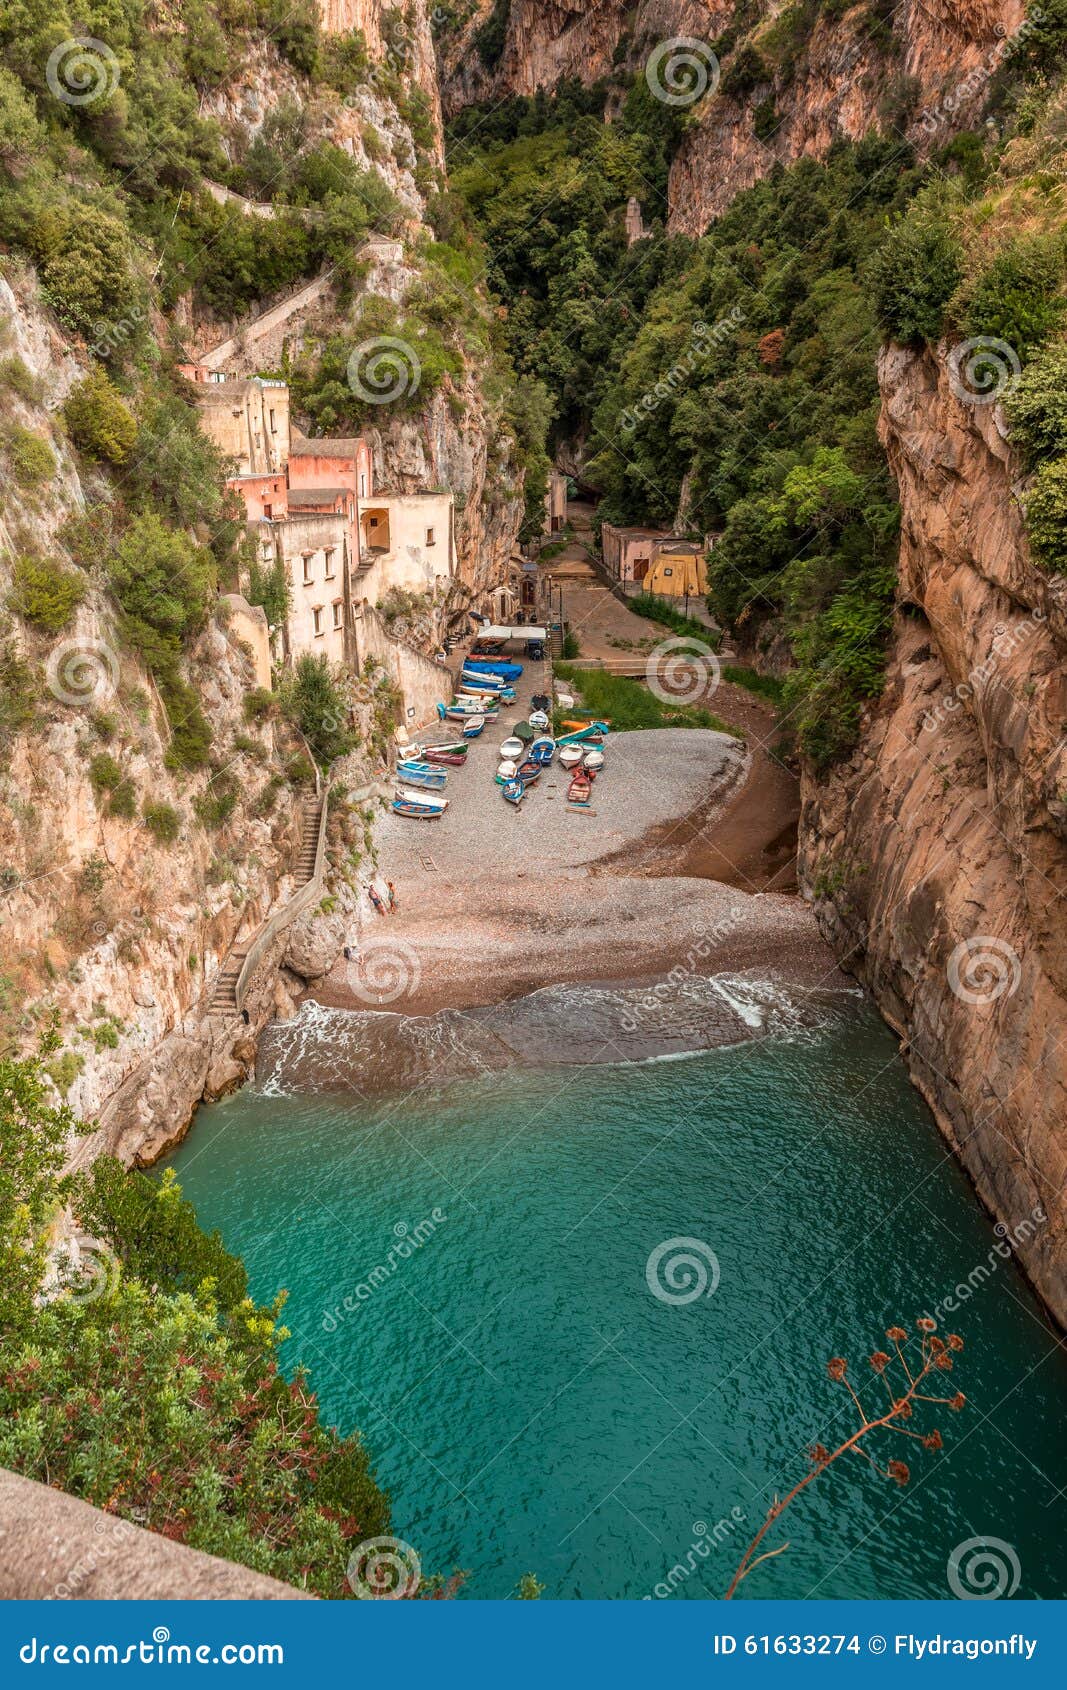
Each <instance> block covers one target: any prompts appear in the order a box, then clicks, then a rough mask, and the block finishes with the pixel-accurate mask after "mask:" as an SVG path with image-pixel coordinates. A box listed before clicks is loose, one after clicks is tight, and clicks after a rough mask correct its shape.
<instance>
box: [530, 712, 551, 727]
mask: <svg viewBox="0 0 1067 1690" xmlns="http://www.w3.org/2000/svg"><path fill="white" fill-rule="evenodd" d="M530 726H531V728H541V729H542V730H543V729H545V728H547V727H548V717H547V716H546V715H545V713H544V711H543V710H531V711H530Z"/></svg>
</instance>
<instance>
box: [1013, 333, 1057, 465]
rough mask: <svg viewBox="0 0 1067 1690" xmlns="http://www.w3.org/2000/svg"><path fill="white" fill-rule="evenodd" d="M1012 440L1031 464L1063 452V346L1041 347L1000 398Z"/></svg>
mask: <svg viewBox="0 0 1067 1690" xmlns="http://www.w3.org/2000/svg"><path fill="white" fill-rule="evenodd" d="M1004 408H1005V410H1006V411H1007V414H1008V420H1009V422H1010V423H1011V437H1012V443H1013V445H1015V446H1016V447H1017V448H1018V450H1019V451H1020V452H1021V453H1022V454H1023V456H1024V457H1025V458H1026V461H1027V462H1028V463H1029V464H1031V465H1033V464H1036V463H1039V462H1040V461H1041V459H1042V458H1047V457H1051V456H1054V455H1059V454H1061V453H1067V346H1065V345H1063V344H1062V343H1061V342H1056V343H1055V344H1054V345H1052V346H1046V347H1044V348H1042V350H1041V351H1039V352H1038V353H1037V354H1036V355H1035V356H1034V357H1033V358H1032V359H1031V360H1030V362H1029V363H1028V364H1027V366H1026V368H1025V369H1024V370H1023V372H1022V374H1021V375H1020V376H1018V377H1017V378H1016V380H1015V381H1014V382H1013V383H1012V385H1011V387H1010V389H1009V391H1008V393H1007V395H1006V396H1005V400H1004Z"/></svg>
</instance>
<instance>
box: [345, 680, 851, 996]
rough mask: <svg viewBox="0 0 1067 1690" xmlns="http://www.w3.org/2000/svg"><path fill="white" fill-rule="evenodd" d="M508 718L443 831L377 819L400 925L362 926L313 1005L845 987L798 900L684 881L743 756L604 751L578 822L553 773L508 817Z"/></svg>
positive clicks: (724, 749) (627, 740) (676, 744)
mask: <svg viewBox="0 0 1067 1690" xmlns="http://www.w3.org/2000/svg"><path fill="white" fill-rule="evenodd" d="M513 719H518V713H514V714H513V713H508V712H505V713H504V715H503V722H502V724H501V725H498V726H497V727H496V728H495V729H494V730H492V731H491V732H490V730H487V731H486V734H485V735H484V736H483V739H482V740H481V741H480V742H475V745H474V747H473V749H472V752H471V755H470V757H469V759H468V766H467V767H466V768H464V769H462V770H457V771H455V772H454V773H452V775H451V777H450V779H449V784H448V789H447V793H448V796H449V799H450V806H449V809H448V811H447V813H446V814H445V816H444V817H443V819H442V820H440V821H437V822H432V823H429V822H427V823H421V822H412V821H410V820H407V819H405V818H403V817H397V816H393V815H392V814H390V815H389V816H387V817H385V818H383V820H382V822H381V824H380V826H379V829H378V834H377V838H378V852H379V861H380V872H379V874H378V877H377V883H378V885H379V886H381V887H384V885H385V882H386V880H391V881H392V882H393V883H394V886H395V888H396V893H397V901H398V912H397V914H395V915H393V916H389V917H380V916H377V915H374V914H373V913H372V914H371V915H370V916H369V918H368V920H367V922H366V924H365V926H364V929H363V932H362V933H361V935H360V940H359V950H360V957H359V960H354V961H351V962H342V963H340V964H339V965H338V967H337V968H336V969H335V970H334V972H333V973H332V974H331V975H330V976H329V978H328V979H327V980H326V981H324V982H322V983H321V984H320V985H319V986H317V987H316V988H315V990H314V992H313V993H312V994H311V996H313V998H314V999H315V1000H316V1001H318V1002H320V1003H324V1004H327V1005H330V1006H333V1007H336V1008H361V1009H365V1008H367V1007H368V1006H373V1005H374V1004H376V1003H380V1004H381V1005H382V1006H383V1007H386V1006H388V1007H390V1008H393V1009H397V1008H402V1009H403V1011H404V1012H405V1013H407V1014H417V1015H428V1014H431V1013H434V1012H435V1011H437V1010H440V1009H446V1008H457V1009H465V1008H471V1007H473V1006H475V1005H479V1004H489V1003H495V1002H499V1001H501V1000H503V999H507V998H512V997H516V996H519V995H521V994H523V993H526V992H529V991H532V990H535V989H536V988H538V987H541V986H546V985H553V984H557V983H559V982H575V983H577V982H592V981H608V980H610V981H620V980H630V981H635V982H637V981H641V982H644V981H652V980H659V979H664V978H666V977H667V976H668V975H669V974H670V973H671V971H672V970H677V969H683V970H685V971H687V972H688V973H692V974H714V973H727V972H730V973H736V972H740V971H742V970H754V971H759V972H760V973H762V974H769V975H774V976H776V977H778V978H781V979H783V980H788V981H795V982H796V983H798V984H800V985H804V986H816V985H819V984H823V983H825V984H836V983H839V981H840V976H839V975H838V974H837V971H836V969H835V968H834V964H833V959H832V957H831V954H830V952H829V951H828V949H827V948H826V946H825V945H824V944H823V942H822V940H821V939H820V938H819V935H818V932H817V930H816V927H815V922H814V919H813V917H812V914H811V912H810V910H809V909H808V907H807V906H806V905H805V904H804V903H803V902H802V901H801V900H799V899H798V898H796V897H793V896H788V895H784V894H781V893H777V892H770V891H761V892H755V893H753V892H748V891H745V890H743V889H742V888H741V887H738V886H732V885H727V884H725V883H724V882H722V881H719V880H715V879H707V878H703V877H700V876H698V875H693V874H691V873H686V872H684V864H685V861H686V859H687V857H688V856H689V855H691V854H692V852H693V851H694V850H696V851H697V852H699V851H700V850H703V849H705V847H706V842H707V840H708V839H709V838H710V839H713V838H714V833H715V825H716V818H717V817H721V816H722V815H723V814H724V813H729V811H730V809H731V808H732V806H733V804H734V803H735V801H736V799H737V796H738V794H739V793H741V792H743V791H744V789H745V785H746V781H747V778H748V776H749V774H750V770H751V756H750V753H749V752H748V750H747V749H746V747H745V745H744V744H743V743H742V742H740V741H738V740H735V739H732V738H730V737H728V736H726V735H723V734H717V733H710V732H704V731H692V730H661V731H657V732H645V733H633V734H618V735H614V736H611V737H610V738H609V740H608V744H607V747H606V755H607V758H608V765H607V768H606V770H605V772H604V773H603V774H602V775H601V776H600V778H599V779H598V781H597V783H596V786H595V788H594V802H593V803H592V804H591V805H590V807H589V809H588V810H587V811H575V810H573V809H570V808H569V807H568V806H567V803H566V788H567V776H566V774H565V772H564V771H562V770H560V769H558V768H556V767H553V768H552V769H551V770H550V771H549V772H548V773H547V774H546V775H544V776H542V778H541V780H540V782H538V784H537V786H536V787H535V788H534V790H533V791H532V792H531V793H530V795H529V797H528V799H527V801H526V802H525V803H524V804H523V806H522V808H521V810H519V811H516V810H514V809H513V808H512V807H511V806H509V805H507V804H505V802H504V800H503V799H502V797H501V795H500V790H499V788H498V787H497V786H496V785H495V783H494V780H493V775H494V772H495V768H496V764H497V761H498V756H499V745H500V742H501V741H502V740H503V739H504V738H505V737H506V734H507V729H508V724H510V722H511V721H512V720H513ZM669 865H673V866H669ZM679 868H681V870H682V872H679ZM398 982H402V983H403V989H402V992H401V994H400V1000H399V1001H398V995H397V988H398Z"/></svg>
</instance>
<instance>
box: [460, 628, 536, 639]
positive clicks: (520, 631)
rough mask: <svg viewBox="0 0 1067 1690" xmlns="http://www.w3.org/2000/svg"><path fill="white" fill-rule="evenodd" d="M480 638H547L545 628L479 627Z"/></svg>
mask: <svg viewBox="0 0 1067 1690" xmlns="http://www.w3.org/2000/svg"><path fill="white" fill-rule="evenodd" d="M477 637H478V639H480V640H547V638H548V629H547V628H479V630H478V636H477Z"/></svg>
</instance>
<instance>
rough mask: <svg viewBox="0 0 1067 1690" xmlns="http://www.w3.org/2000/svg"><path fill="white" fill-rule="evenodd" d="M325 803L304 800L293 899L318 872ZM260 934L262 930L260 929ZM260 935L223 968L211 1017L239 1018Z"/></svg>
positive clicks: (243, 943)
mask: <svg viewBox="0 0 1067 1690" xmlns="http://www.w3.org/2000/svg"><path fill="white" fill-rule="evenodd" d="M325 802H326V797H325V794H324V793H319V794H310V795H309V796H307V797H306V798H305V799H304V801H303V808H302V813H301V823H300V851H299V854H298V856H297V860H296V867H295V869H294V871H293V879H294V882H295V885H294V888H293V892H294V896H295V894H296V893H297V892H299V891H300V890H301V888H302V887H304V886H306V885H307V884H308V881H309V880H311V878H312V876H313V875H314V873H315V854H316V851H317V849H318V841H319V823H320V821H321V819H322V806H323V804H324V803H325ZM259 931H262V929H260V930H259ZM256 937H257V935H256V934H253V935H252V937H251V938H250V939H242V940H240V941H239V942H238V943H237V944H236V945H234V947H233V949H232V950H231V951H230V953H229V955H228V956H227V958H226V961H225V963H224V964H223V966H222V970H221V972H220V974H219V976H218V978H217V980H216V981H215V990H214V992H213V993H212V996H211V1009H210V1012H209V1013H210V1014H212V1015H221V1016H225V1017H226V1018H227V1019H230V1020H233V1019H234V1018H235V1017H236V1015H237V982H238V981H239V980H240V978H241V970H242V969H243V967H244V965H245V958H246V957H247V956H248V953H249V951H250V950H251V949H252V946H253V944H254V943H255V940H256Z"/></svg>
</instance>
